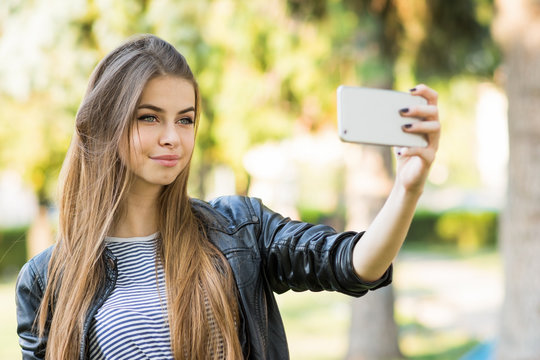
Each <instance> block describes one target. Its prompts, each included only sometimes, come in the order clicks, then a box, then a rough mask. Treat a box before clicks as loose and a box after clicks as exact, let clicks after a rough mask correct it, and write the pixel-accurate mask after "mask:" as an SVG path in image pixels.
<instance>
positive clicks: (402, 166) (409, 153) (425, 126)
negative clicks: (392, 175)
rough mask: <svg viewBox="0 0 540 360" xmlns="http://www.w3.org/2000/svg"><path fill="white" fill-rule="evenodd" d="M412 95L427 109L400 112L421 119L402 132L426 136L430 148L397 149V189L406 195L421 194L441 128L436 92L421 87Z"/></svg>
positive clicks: (420, 108)
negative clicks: (402, 189)
mask: <svg viewBox="0 0 540 360" xmlns="http://www.w3.org/2000/svg"><path fill="white" fill-rule="evenodd" d="M411 94H412V95H415V96H422V97H423V98H425V99H426V100H427V105H419V106H413V107H410V108H408V109H404V111H401V115H402V116H403V117H411V118H419V119H422V121H417V122H411V123H409V124H406V125H405V126H403V131H405V132H407V133H414V134H423V135H425V136H426V139H427V141H428V146H427V147H410V148H395V152H396V155H397V174H396V185H398V186H399V185H401V186H403V188H404V189H405V190H406V191H411V192H419V193H421V192H422V191H423V188H424V184H425V182H426V179H427V176H428V174H429V169H430V167H431V164H432V163H433V160H435V154H436V152H437V149H438V147H439V138H440V133H441V124H440V122H439V109H438V108H437V92H436V91H435V90H433V89H431V88H429V87H427V86H426V85H423V84H421V85H418V86H416V87H415V88H414V89H412V90H411Z"/></svg>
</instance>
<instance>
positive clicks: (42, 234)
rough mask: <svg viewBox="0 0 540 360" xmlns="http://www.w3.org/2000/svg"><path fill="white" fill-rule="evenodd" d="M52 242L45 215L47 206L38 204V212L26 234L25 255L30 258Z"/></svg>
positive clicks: (49, 225) (49, 227) (49, 226)
mask: <svg viewBox="0 0 540 360" xmlns="http://www.w3.org/2000/svg"><path fill="white" fill-rule="evenodd" d="M52 243H53V239H52V230H51V224H50V223H49V219H48V216H47V206H45V205H41V204H40V205H39V208H38V213H37V214H36V217H35V219H34V221H33V222H32V225H31V226H30V229H29V230H28V235H27V243H26V246H27V250H26V254H27V257H28V258H29V259H30V258H32V257H34V256H35V255H37V254H38V253H40V252H41V251H43V250H45V249H46V248H48V247H49V246H51V245H52Z"/></svg>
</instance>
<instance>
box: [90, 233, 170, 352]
mask: <svg viewBox="0 0 540 360" xmlns="http://www.w3.org/2000/svg"><path fill="white" fill-rule="evenodd" d="M156 242H157V233H156V234H153V235H150V236H146V237H138V238H112V237H110V238H107V239H106V244H107V247H108V248H109V249H110V250H111V252H112V253H113V254H114V255H115V256H116V258H117V270H118V278H117V280H116V285H115V287H114V290H113V292H112V293H111V295H110V296H109V297H108V298H107V300H106V301H105V303H104V304H103V306H102V307H101V308H100V309H99V310H98V312H97V313H96V315H95V317H94V319H93V321H92V325H91V329H90V333H89V341H90V358H91V359H173V356H172V352H171V344H170V333H169V326H168V321H167V303H166V290H165V277H164V273H163V268H162V267H161V265H159V264H158V268H157V275H156Z"/></svg>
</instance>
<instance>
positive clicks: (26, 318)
mask: <svg viewBox="0 0 540 360" xmlns="http://www.w3.org/2000/svg"><path fill="white" fill-rule="evenodd" d="M44 285H45V284H44V279H43V278H40V277H39V276H38V272H37V271H36V267H35V263H34V262H33V261H32V260H30V261H29V262H27V263H26V264H25V265H24V266H23V267H22V269H21V271H20V272H19V276H18V278H17V284H16V303H17V333H18V335H19V344H20V346H21V348H22V358H23V359H24V360H27V359H28V360H30V359H44V358H45V348H46V344H47V336H44V337H43V338H40V337H39V336H38V335H37V329H36V328H35V327H34V321H35V319H36V316H37V312H38V308H39V305H40V303H41V298H42V297H43V290H44V288H45V286H44Z"/></svg>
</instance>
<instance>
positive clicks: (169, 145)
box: [122, 76, 196, 190]
mask: <svg viewBox="0 0 540 360" xmlns="http://www.w3.org/2000/svg"><path fill="white" fill-rule="evenodd" d="M195 106H196V105H195V91H194V89H193V85H192V84H191V83H190V82H189V81H187V80H184V79H182V78H179V77H174V76H158V77H156V78H153V79H151V80H150V81H148V83H147V84H146V86H145V87H144V90H143V92H142V95H141V99H140V101H139V104H138V105H137V109H136V115H135V119H134V121H133V128H132V132H131V139H130V141H131V146H130V149H129V154H128V156H123V157H122V158H123V160H124V161H125V162H126V164H127V166H128V168H129V170H131V171H132V172H133V174H134V175H135V184H134V185H135V186H136V187H139V186H143V187H154V188H155V187H161V186H163V185H168V184H170V183H172V182H173V181H174V180H175V179H176V177H177V176H178V175H179V174H180V173H181V172H182V170H184V168H185V167H186V166H187V164H188V163H189V160H190V158H191V153H192V151H193V146H194V141H195ZM139 190H142V189H140V188H139Z"/></svg>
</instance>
